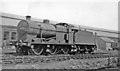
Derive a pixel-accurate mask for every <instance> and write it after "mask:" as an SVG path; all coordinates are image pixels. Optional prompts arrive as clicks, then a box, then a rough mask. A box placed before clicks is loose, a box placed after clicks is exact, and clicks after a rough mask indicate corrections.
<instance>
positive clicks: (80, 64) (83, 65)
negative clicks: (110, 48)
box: [2, 58, 115, 69]
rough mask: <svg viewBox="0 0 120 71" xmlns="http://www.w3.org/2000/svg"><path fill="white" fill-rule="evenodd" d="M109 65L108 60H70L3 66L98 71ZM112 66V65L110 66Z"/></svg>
mask: <svg viewBox="0 0 120 71" xmlns="http://www.w3.org/2000/svg"><path fill="white" fill-rule="evenodd" d="M107 65H108V59H107V58H103V59H86V60H73V59H71V60H68V61H61V62H57V61H56V62H51V63H37V64H19V65H12V66H11V65H8V66H3V67H2V68H3V69H97V68H101V67H105V66H107ZM109 65H110V64H109ZM114 66H115V64H114Z"/></svg>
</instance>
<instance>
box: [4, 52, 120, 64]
mask: <svg viewBox="0 0 120 71" xmlns="http://www.w3.org/2000/svg"><path fill="white" fill-rule="evenodd" d="M110 57H118V55H117V54H100V53H96V54H76V55H49V56H3V57H2V65H3V66H6V65H17V64H35V63H41V62H45V63H49V62H54V61H65V60H70V59H93V58H110Z"/></svg>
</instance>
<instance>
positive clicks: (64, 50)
mask: <svg viewBox="0 0 120 71" xmlns="http://www.w3.org/2000/svg"><path fill="white" fill-rule="evenodd" d="M61 50H62V52H63V53H64V54H68V52H69V48H68V47H63V48H62V49H61Z"/></svg>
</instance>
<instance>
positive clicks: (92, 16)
mask: <svg viewBox="0 0 120 71" xmlns="http://www.w3.org/2000/svg"><path fill="white" fill-rule="evenodd" d="M0 9H1V10H0V11H1V12H6V13H11V14H16V15H21V16H26V15H31V16H32V17H34V18H39V19H50V20H53V21H58V22H66V23H71V24H75V25H84V26H90V27H95V28H104V29H110V30H118V0H0Z"/></svg>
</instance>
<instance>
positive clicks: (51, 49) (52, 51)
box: [50, 46, 57, 55]
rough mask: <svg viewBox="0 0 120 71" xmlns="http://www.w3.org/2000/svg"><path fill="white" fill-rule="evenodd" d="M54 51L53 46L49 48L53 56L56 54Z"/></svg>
mask: <svg viewBox="0 0 120 71" xmlns="http://www.w3.org/2000/svg"><path fill="white" fill-rule="evenodd" d="M56 51H57V48H56V47H55V46H52V47H51V48H50V54H52V55H54V54H56Z"/></svg>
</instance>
